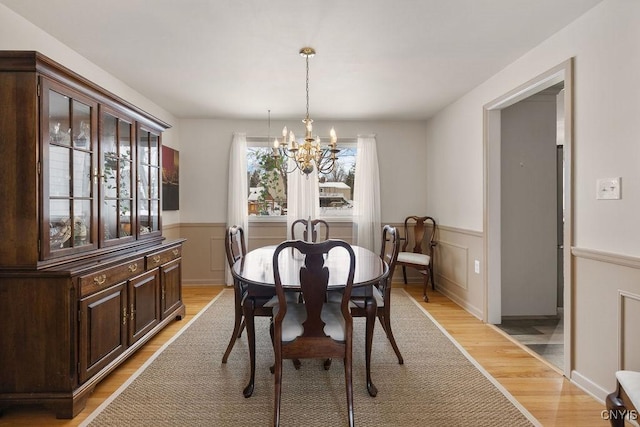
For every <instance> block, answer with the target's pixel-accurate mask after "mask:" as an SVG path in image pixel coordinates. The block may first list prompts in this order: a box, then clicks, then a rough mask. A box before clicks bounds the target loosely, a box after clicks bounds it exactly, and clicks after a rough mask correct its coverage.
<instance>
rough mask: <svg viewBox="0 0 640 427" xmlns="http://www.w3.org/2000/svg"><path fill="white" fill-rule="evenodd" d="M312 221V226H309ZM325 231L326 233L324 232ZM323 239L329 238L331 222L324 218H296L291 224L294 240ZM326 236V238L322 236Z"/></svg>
mask: <svg viewBox="0 0 640 427" xmlns="http://www.w3.org/2000/svg"><path fill="white" fill-rule="evenodd" d="M309 222H311V227H309ZM309 229H311V239H309V236H308V234H309ZM323 231H324V233H323ZM319 237H320V238H321V241H323V240H329V223H327V221H325V220H323V219H313V220H306V219H296V220H295V221H293V224H291V239H292V240H298V239H300V240H304V241H305V242H309V241H311V242H313V243H316V242H318V238H319ZM322 237H324V238H322Z"/></svg>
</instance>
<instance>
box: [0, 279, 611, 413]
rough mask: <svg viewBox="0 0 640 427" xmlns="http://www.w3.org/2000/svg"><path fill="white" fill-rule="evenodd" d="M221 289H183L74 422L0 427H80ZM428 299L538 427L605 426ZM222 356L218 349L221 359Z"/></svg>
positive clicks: (465, 318) (575, 395)
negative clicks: (178, 315)
mask: <svg viewBox="0 0 640 427" xmlns="http://www.w3.org/2000/svg"><path fill="white" fill-rule="evenodd" d="M395 286H397V285H395ZM222 289H223V287H222V286H185V287H184V288H183V299H184V302H185V305H186V307H187V315H186V318H185V319H183V320H182V321H179V322H174V323H172V324H170V325H169V326H168V327H166V328H165V329H164V330H163V331H162V332H160V333H159V334H158V335H157V336H155V337H154V338H153V339H151V340H150V341H149V342H148V343H147V344H146V345H145V346H144V347H143V348H141V349H140V350H139V351H138V352H137V353H136V354H135V355H133V356H132V357H131V358H129V360H127V361H126V362H125V363H124V364H123V365H121V366H120V367H119V368H118V369H117V370H116V371H114V372H113V373H111V375H109V376H108V377H107V378H106V379H105V380H104V381H102V382H101V383H100V384H99V385H98V386H97V387H96V388H95V391H94V392H93V393H92V395H91V396H90V397H89V399H88V401H87V406H86V408H85V409H84V410H83V411H82V412H81V413H80V414H78V416H76V417H75V418H74V419H72V420H58V419H56V418H55V415H54V414H53V413H52V412H50V411H48V410H46V409H44V408H40V407H34V406H14V407H11V408H8V409H6V410H5V412H4V414H3V416H2V417H0V426H2V425H11V426H77V425H79V424H80V423H81V422H82V421H83V420H84V419H85V418H86V417H87V416H89V414H91V412H93V410H94V409H95V408H97V407H98V406H99V405H100V404H101V403H102V402H103V401H104V400H105V399H106V398H107V397H109V396H110V395H111V394H112V393H113V392H114V391H115V390H117V389H118V387H120V385H122V384H123V383H124V382H125V381H126V380H127V379H128V378H129V377H130V376H131V375H132V374H133V373H134V372H135V371H136V370H137V369H138V368H139V367H140V366H142V365H143V364H144V362H145V361H146V360H147V359H148V358H149V357H150V356H151V355H153V354H154V353H155V352H156V350H158V348H160V347H161V346H162V345H163V344H164V343H165V342H166V341H168V340H169V339H170V338H171V337H172V336H174V335H175V334H176V333H177V332H178V331H179V330H180V329H181V328H182V327H183V326H184V325H185V324H186V323H187V322H188V321H189V320H190V319H191V318H192V317H193V316H194V315H195V314H197V313H198V312H199V311H200V310H201V309H202V308H203V307H204V306H205V305H206V304H207V303H208V302H209V301H211V299H212V298H213V297H215V296H216V295H217V294H218V293H219V292H220V291H221V290H222ZM406 289H407V291H408V292H409V294H411V296H413V297H414V298H416V299H417V300H418V301H422V289H421V287H419V286H412V285H409V286H407V287H406ZM429 297H430V302H429V303H424V302H421V305H422V306H423V307H425V308H426V309H427V310H428V311H429V313H430V314H431V315H432V316H433V317H434V318H435V319H436V320H437V321H438V322H439V323H440V324H441V325H442V326H443V327H444V328H445V329H446V330H447V331H448V332H449V334H451V335H452V336H453V337H454V338H455V339H456V340H457V341H458V342H459V343H460V344H461V345H462V346H463V347H464V348H465V349H466V350H467V352H469V354H471V356H473V357H474V358H475V359H476V360H477V361H478V362H479V363H480V364H481V365H482V366H483V367H484V369H486V370H487V371H488V372H489V373H490V374H491V375H493V377H494V378H496V379H497V380H498V381H499V382H500V383H501V384H502V385H503V386H504V387H505V388H506V389H507V390H508V391H509V392H510V393H511V394H512V395H513V396H514V397H515V398H516V399H517V400H518V401H519V402H520V403H521V404H522V405H523V406H524V407H525V408H527V410H528V411H529V412H531V414H532V415H533V416H534V417H536V418H537V419H538V420H539V421H540V422H541V423H542V425H543V426H576V425H580V426H607V425H608V422H606V421H604V420H603V419H602V418H601V415H600V414H601V411H602V410H603V409H604V406H603V405H602V404H601V403H599V402H598V401H596V400H595V399H593V398H592V397H590V396H589V395H587V394H586V393H584V392H583V391H581V390H580V389H579V388H578V387H576V386H574V385H573V384H571V382H569V381H568V380H567V379H566V378H564V377H563V376H562V375H561V374H560V373H559V372H558V371H557V370H556V369H555V368H554V367H553V366H552V365H550V364H548V363H546V362H544V361H542V360H541V359H538V358H536V357H535V356H533V355H532V354H530V353H529V352H527V351H526V350H525V349H523V347H522V346H520V345H518V344H516V343H515V342H514V341H512V340H510V339H509V338H508V337H507V336H505V335H504V334H502V333H500V332H499V331H498V330H497V328H494V327H493V326H489V325H486V324H483V323H482V322H481V321H479V320H478V319H476V318H475V317H473V316H472V315H470V314H469V313H467V312H466V311H464V310H463V309H462V308H460V307H459V306H457V305H456V304H454V303H453V302H451V301H450V300H449V299H448V298H446V297H443V296H442V295H440V294H438V293H437V292H429ZM392 310H393V309H392ZM223 351H224V349H220V357H222V352H223ZM239 393H240V391H239ZM419 398H424V399H428V398H429V397H428V395H425V396H421V397H419Z"/></svg>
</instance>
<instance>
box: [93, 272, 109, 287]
mask: <svg viewBox="0 0 640 427" xmlns="http://www.w3.org/2000/svg"><path fill="white" fill-rule="evenodd" d="M106 281H107V275H106V274H101V275H99V276H96V277H94V278H93V283H94V284H96V285H98V286H101V285H103V284H104V282H106Z"/></svg>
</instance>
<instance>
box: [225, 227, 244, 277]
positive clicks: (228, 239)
mask: <svg viewBox="0 0 640 427" xmlns="http://www.w3.org/2000/svg"><path fill="white" fill-rule="evenodd" d="M224 246H225V250H226V252H227V262H228V263H229V267H233V264H234V263H235V262H236V261H237V260H239V259H240V258H242V257H244V256H245V254H246V253H247V247H246V245H245V243H244V230H243V229H242V227H240V226H238V225H232V226H231V227H228V228H227V234H226V235H225V236H224Z"/></svg>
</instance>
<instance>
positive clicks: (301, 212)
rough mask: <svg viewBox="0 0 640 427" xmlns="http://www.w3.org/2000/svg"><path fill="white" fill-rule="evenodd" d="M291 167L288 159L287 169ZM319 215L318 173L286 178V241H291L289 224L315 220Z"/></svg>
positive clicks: (292, 175)
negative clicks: (301, 220)
mask: <svg viewBox="0 0 640 427" xmlns="http://www.w3.org/2000/svg"><path fill="white" fill-rule="evenodd" d="M292 167H293V160H291V159H289V165H288V168H289V170H291V169H292ZM319 215H320V190H319V188H318V171H316V170H315V169H314V170H313V172H311V173H310V174H309V175H303V174H301V173H300V172H299V171H297V170H296V171H295V172H293V173H290V174H289V175H288V176H287V239H291V224H293V221H295V220H296V219H301V218H302V219H309V218H311V219H315V218H318V216H319Z"/></svg>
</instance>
